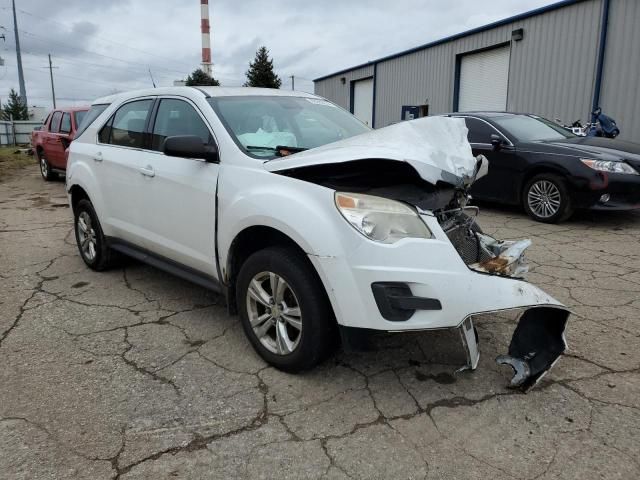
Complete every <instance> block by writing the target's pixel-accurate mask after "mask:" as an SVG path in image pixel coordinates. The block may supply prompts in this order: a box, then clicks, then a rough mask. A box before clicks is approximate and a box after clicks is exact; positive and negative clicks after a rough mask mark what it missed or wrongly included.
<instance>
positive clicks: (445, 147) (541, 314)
mask: <svg viewBox="0 0 640 480" xmlns="http://www.w3.org/2000/svg"><path fill="white" fill-rule="evenodd" d="M488 168H489V166H488V161H487V159H486V158H484V157H483V156H478V158H475V159H474V158H473V155H472V153H471V148H470V145H469V143H468V141H467V129H466V127H465V125H464V122H463V121H462V120H460V119H450V118H446V119H445V118H425V119H419V120H415V121H411V122H402V123H401V124H396V125H392V126H390V127H386V128H383V129H380V130H376V131H372V132H369V133H367V134H363V135H359V136H357V137H352V138H349V139H347V140H344V141H340V142H336V143H334V144H329V145H325V146H323V147H319V148H316V149H311V150H308V151H305V152H301V153H297V154H295V155H290V156H288V157H285V158H284V159H277V160H273V161H269V162H266V163H265V169H267V170H268V171H272V172H274V173H278V174H280V175H286V176H289V177H292V178H296V179H299V180H303V181H306V182H310V183H314V184H317V185H322V186H324V187H327V188H330V189H332V190H334V191H339V192H352V193H359V194H367V195H372V196H378V197H384V198H388V199H391V200H396V201H400V202H404V203H406V204H409V205H411V206H413V207H414V208H415V209H416V210H417V213H418V214H419V215H422V216H429V217H435V218H436V219H437V222H438V224H439V226H440V227H441V229H442V231H443V232H444V233H445V234H446V236H447V238H448V239H449V241H450V242H451V244H452V245H453V247H454V248H455V250H456V251H457V253H458V254H459V256H460V258H461V259H462V261H463V262H464V264H465V265H466V267H467V268H468V269H469V270H470V271H472V272H473V273H474V274H476V275H479V276H480V277H477V278H475V277H474V278H471V279H470V282H471V283H470V284H469V288H471V289H472V290H477V293H478V294H479V297H478V296H474V298H473V299H471V298H468V299H457V298H456V300H455V301H458V300H460V301H461V302H463V303H464V304H467V303H468V307H469V309H468V311H469V312H476V313H470V314H468V315H467V316H466V317H465V318H463V319H462V320H461V321H460V323H458V324H457V327H455V328H457V329H458V331H459V332H460V337H461V342H462V345H463V347H464V348H465V351H466V353H467V364H466V366H465V367H463V369H471V370H473V369H475V368H476V367H477V365H478V360H479V350H478V345H477V342H478V338H477V335H476V334H475V328H474V326H473V316H474V315H478V314H480V313H489V312H495V311H501V310H514V309H517V310H523V311H524V313H523V314H522V315H521V316H520V319H519V322H518V326H517V327H516V329H515V332H514V334H513V337H512V339H511V344H510V346H509V351H508V354H506V355H500V356H499V357H498V358H497V359H496V361H497V363H498V364H501V365H509V366H510V367H511V368H512V369H513V374H514V375H513V377H512V379H511V382H510V384H509V386H510V387H512V388H519V389H521V390H523V391H526V390H528V389H529V388H531V387H532V386H534V385H535V384H536V383H537V382H538V381H539V380H540V379H541V378H542V377H543V376H544V374H545V373H546V372H547V371H548V370H549V369H550V368H551V367H552V366H553V365H554V364H555V362H556V361H557V360H558V358H559V357H560V356H561V355H562V353H563V352H564V351H565V349H566V342H565V338H564V330H565V326H566V322H567V319H568V317H569V315H570V312H569V311H568V310H567V309H566V307H564V306H563V305H562V304H561V303H560V302H558V301H557V300H555V299H554V298H553V297H551V296H549V295H548V294H546V293H545V292H543V291H542V290H540V289H539V288H537V287H536V286H535V285H532V284H529V283H527V282H526V281H524V280H523V278H522V277H523V276H524V275H525V274H526V273H527V271H528V266H527V263H526V261H525V256H524V253H525V250H526V249H527V248H528V247H529V246H530V245H531V241H530V240H526V239H524V240H519V241H501V240H498V239H495V238H493V237H491V236H490V235H487V234H485V233H484V232H483V231H482V228H481V227H480V226H479V225H478V223H477V222H476V217H477V215H478V208H477V207H473V206H470V205H468V204H469V201H470V199H471V197H470V196H469V194H468V189H469V187H470V186H471V185H472V184H473V183H474V181H476V180H477V179H479V178H481V177H482V176H484V175H486V174H487V172H488ZM484 276H489V278H488V279H487V280H490V281H487V280H485V279H483V278H481V277H484ZM500 279H501V280H500ZM425 281H428V279H426V280H425ZM474 287H475V288H474ZM480 292H482V293H480ZM443 309H444V306H443ZM452 320H453V321H455V320H454V319H452ZM452 325H453V324H452Z"/></svg>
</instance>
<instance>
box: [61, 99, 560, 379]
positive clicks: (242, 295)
mask: <svg viewBox="0 0 640 480" xmlns="http://www.w3.org/2000/svg"><path fill="white" fill-rule="evenodd" d="M466 133H467V131H466V127H465V126H464V121H463V120H460V119H451V118H432V119H420V120H415V121H412V122H404V123H400V124H396V125H393V126H390V127H387V128H384V129H380V130H377V131H372V130H370V129H369V128H368V127H367V126H365V125H364V124H362V123H361V122H360V121H358V120H357V119H356V118H355V117H354V116H352V115H351V114H350V113H348V112H346V111H344V110H342V109H341V108H339V107H337V106H336V105H334V104H332V103H331V102H328V101H327V100H324V99H322V98H320V97H317V96H315V95H311V94H305V93H300V92H285V91H281V90H269V89H251V88H223V87H202V88H195V87H174V88H157V89H150V90H143V91H136V92H130V93H126V94H118V95H114V96H110V97H106V98H102V99H99V100H97V101H96V102H94V105H93V106H92V107H91V110H90V111H89V112H88V114H87V115H86V119H85V121H84V124H83V125H81V127H80V129H79V130H78V133H77V135H76V138H75V140H74V141H73V143H72V144H71V148H70V154H69V165H68V168H67V178H66V181H67V191H68V193H69V198H70V202H71V206H72V208H73V214H74V220H75V233H76V240H77V243H78V248H79V250H80V254H81V255H82V258H83V260H84V261H85V263H86V264H87V265H88V266H89V267H90V268H92V269H94V270H102V269H105V268H107V267H108V266H109V264H110V262H111V261H112V259H113V253H114V252H119V253H123V254H126V255H128V256H131V257H135V258H137V259H139V260H142V261H144V262H148V263H150V264H151V265H154V266H156V267H158V268H161V269H164V270H167V271H169V272H171V273H173V274H176V275H179V276H181V277H184V278H186V279H188V280H191V281H193V282H195V283H197V284H199V285H202V286H204V287H207V288H211V289H213V290H215V291H217V292H220V293H222V294H224V295H225V296H226V299H227V303H228V305H229V308H230V310H231V311H232V312H238V313H239V315H240V319H241V321H242V324H243V327H244V330H245V332H246V334H247V336H248V338H249V340H250V341H251V343H252V345H253V346H254V348H255V349H256V350H257V352H258V353H259V354H260V355H261V356H262V357H263V358H264V359H265V360H266V361H267V362H269V363H270V364H272V365H274V366H276V367H278V368H280V369H283V370H286V371H299V370H302V369H307V368H310V367H312V366H314V365H316V364H317V363H318V362H320V361H321V360H322V359H323V358H324V357H325V355H326V354H327V353H328V352H329V351H330V349H331V347H332V346H333V345H335V343H336V342H335V338H334V336H335V334H336V333H337V332H338V331H339V332H340V334H341V337H342V341H343V343H344V344H345V345H346V346H347V347H349V346H356V345H357V344H359V343H360V341H361V339H362V337H363V335H362V334H363V333H364V332H368V331H371V330H378V331H407V330H430V329H442V328H453V329H459V331H460V333H461V339H462V344H463V346H464V348H465V349H466V352H467V359H468V360H467V365H466V366H467V367H468V368H471V369H473V368H475V367H476V366H477V363H478V349H477V336H476V334H475V331H474V330H475V329H474V327H473V324H472V321H471V317H472V315H474V314H478V313H483V312H489V311H496V310H505V309H514V308H523V309H525V312H524V314H523V315H522V317H521V319H520V322H519V324H518V327H517V328H516V332H515V334H514V337H513V340H512V342H511V345H510V347H509V354H508V355H504V356H501V357H499V358H498V361H499V362H500V363H505V364H509V365H511V366H512V367H513V369H514V371H515V376H514V377H513V379H512V380H511V385H512V386H518V387H520V388H523V389H527V388H529V387H531V386H532V385H534V384H535V383H536V382H537V380H539V379H540V378H541V376H542V375H543V374H544V373H545V372H546V371H547V370H548V369H549V368H550V367H551V366H552V364H553V363H554V362H555V361H556V360H557V358H558V357H559V356H560V355H561V354H562V353H563V352H564V350H565V348H566V345H565V341H564V329H565V324H566V321H567V318H568V315H569V313H568V311H567V310H566V309H565V308H564V307H563V306H562V305H561V304H560V303H559V302H558V301H556V300H555V299H553V298H551V297H550V296H549V295H547V294H546V293H544V292H543V291H541V290H539V289H538V288H536V287H535V286H533V285H531V284H529V283H527V282H525V281H523V280H522V279H521V278H520V277H521V276H522V274H523V273H524V272H525V271H526V265H525V264H524V262H523V255H522V252H523V250H524V249H525V248H526V247H527V246H528V244H529V243H528V241H526V240H524V241H520V242H500V241H498V240H495V239H493V238H491V237H489V236H487V235H484V234H483V233H482V232H481V229H480V227H479V226H478V224H477V223H476V222H475V216H476V214H477V209H475V207H469V206H467V205H466V204H467V201H468V198H469V197H468V195H467V194H466V190H467V188H468V187H469V185H470V184H471V183H472V182H473V180H475V179H476V178H478V177H479V176H480V175H482V174H483V173H484V172H486V166H487V165H486V159H475V158H474V157H473V156H472V154H471V149H470V146H469V144H468V143H467V141H466ZM336 327H339V328H336Z"/></svg>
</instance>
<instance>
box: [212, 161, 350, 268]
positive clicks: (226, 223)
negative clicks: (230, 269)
mask: <svg viewBox="0 0 640 480" xmlns="http://www.w3.org/2000/svg"><path fill="white" fill-rule="evenodd" d="M220 175H221V177H220V182H219V187H218V202H219V203H218V204H219V208H218V237H217V238H218V251H219V255H220V264H221V265H226V264H227V260H228V254H229V249H230V247H231V244H232V242H233V240H234V239H235V238H236V236H237V235H238V234H239V233H240V232H242V231H243V230H245V229H247V228H249V227H253V226H266V227H271V228H274V229H276V230H278V231H280V232H281V233H283V234H285V235H287V236H288V237H289V238H291V239H292V240H293V241H294V242H296V243H297V244H298V245H299V246H300V248H302V249H303V250H304V251H305V252H306V253H307V254H310V255H317V256H321V257H335V256H341V255H345V254H346V253H347V252H348V251H351V250H353V249H355V248H356V247H357V245H358V243H359V238H357V236H356V235H357V234H356V232H355V231H354V230H353V229H352V228H351V227H350V226H349V225H348V224H347V223H346V222H345V221H344V219H343V218H342V217H341V216H340V213H339V212H338V210H337V209H336V207H335V204H334V193H333V190H331V189H329V188H326V187H322V186H320V185H315V184H312V183H308V182H304V181H302V180H297V179H294V178H290V177H286V176H283V175H279V174H276V173H270V172H266V171H261V170H256V169H250V168H243V167H236V166H229V167H226V168H223V169H222V171H221V174H220Z"/></svg>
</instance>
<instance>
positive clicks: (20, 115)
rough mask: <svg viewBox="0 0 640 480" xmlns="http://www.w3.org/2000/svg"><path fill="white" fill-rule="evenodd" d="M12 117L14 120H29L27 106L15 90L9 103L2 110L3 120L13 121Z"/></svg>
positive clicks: (10, 94)
mask: <svg viewBox="0 0 640 480" xmlns="http://www.w3.org/2000/svg"><path fill="white" fill-rule="evenodd" d="M12 117H13V119H14V120H29V111H28V110H27V106H26V105H25V103H24V102H23V100H22V98H20V96H19V95H18V92H16V91H15V90H14V89H13V88H12V89H11V91H10V92H9V101H8V102H7V104H6V105H5V107H4V108H3V109H2V119H3V120H11V118H12Z"/></svg>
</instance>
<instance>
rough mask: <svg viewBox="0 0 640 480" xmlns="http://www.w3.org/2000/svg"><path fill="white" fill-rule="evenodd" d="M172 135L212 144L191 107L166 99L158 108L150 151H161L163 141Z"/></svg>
mask: <svg viewBox="0 0 640 480" xmlns="http://www.w3.org/2000/svg"><path fill="white" fill-rule="evenodd" d="M174 135H196V136H198V137H200V138H201V139H202V143H204V144H209V143H212V142H213V138H212V137H211V133H210V132H209V129H208V128H207V125H206V124H205V123H204V121H203V120H202V118H201V117H200V115H198V112H196V111H195V109H194V108H193V107H192V106H191V105H189V104H188V103H187V102H185V101H183V100H175V99H172V98H166V99H163V100H161V101H160V106H159V107H158V114H157V115H156V121H155V124H154V126H153V136H152V139H151V149H152V150H158V151H161V150H162V149H163V147H164V141H165V139H166V138H167V137H172V136H174Z"/></svg>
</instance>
